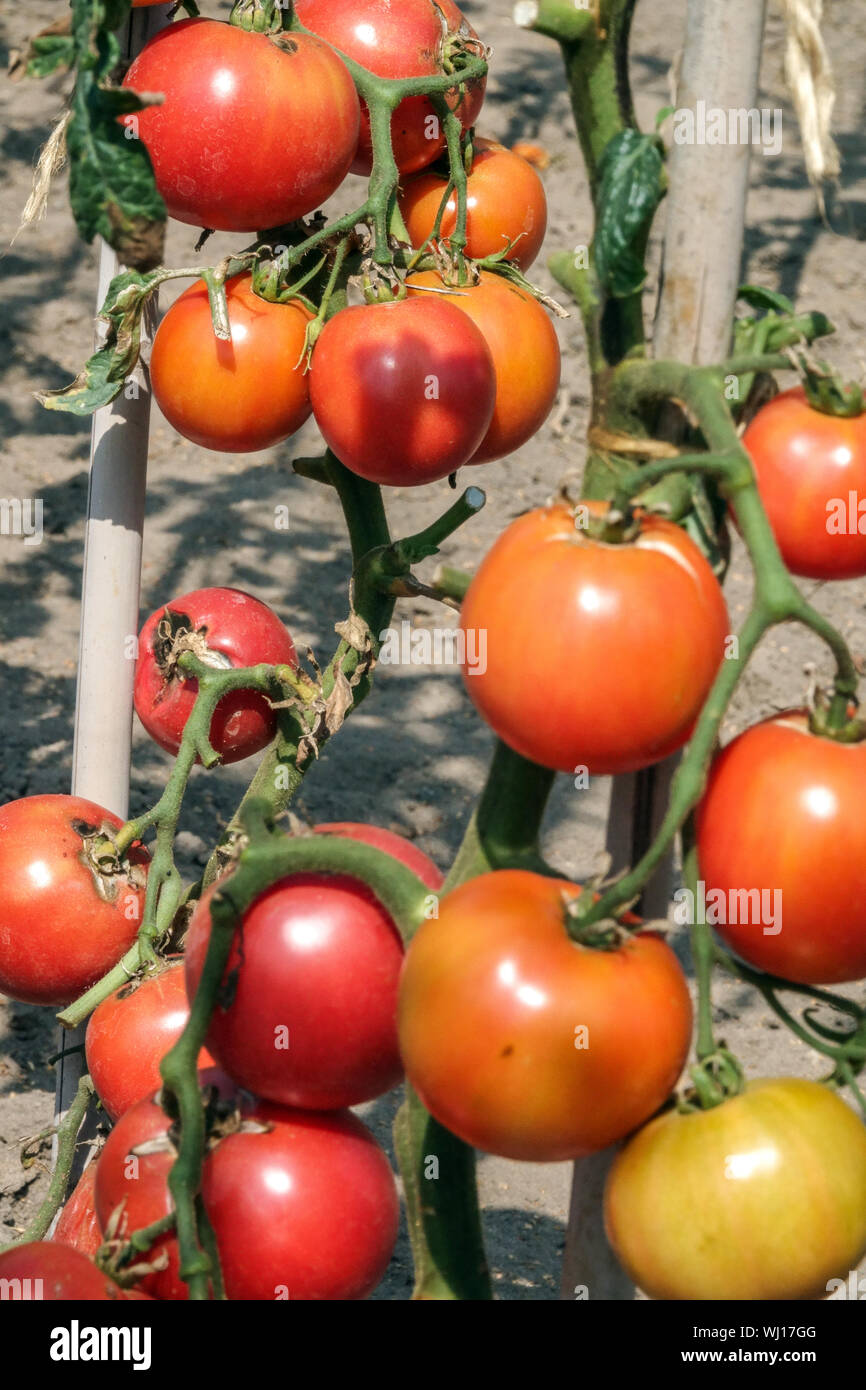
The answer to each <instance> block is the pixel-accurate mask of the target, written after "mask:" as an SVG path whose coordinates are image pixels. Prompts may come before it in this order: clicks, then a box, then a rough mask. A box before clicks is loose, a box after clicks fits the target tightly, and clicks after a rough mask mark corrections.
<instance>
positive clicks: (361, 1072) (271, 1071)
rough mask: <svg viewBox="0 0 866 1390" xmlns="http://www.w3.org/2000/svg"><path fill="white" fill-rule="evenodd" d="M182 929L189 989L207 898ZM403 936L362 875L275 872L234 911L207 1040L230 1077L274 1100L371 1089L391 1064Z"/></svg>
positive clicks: (305, 1101) (335, 1100)
mask: <svg viewBox="0 0 866 1390" xmlns="http://www.w3.org/2000/svg"><path fill="white" fill-rule="evenodd" d="M219 886H220V885H219V884H217V885H215V886H214V888H212V889H211V890H210V891H209V892H208V893H206V894H205V896H204V898H203V899H202V901H201V903H200V904H199V906H198V907H197V908H196V911H195V914H194V916H193V919H192V922H191V923H190V928H189V934H188V936H187V940H186V953H185V960H186V979H187V990H188V993H189V996H190V999H191V1000H192V999H193V998H194V997H195V993H196V990H197V988H198V984H199V980H200V978H201V971H202V967H203V965H204V957H205V952H206V950H207V946H208V942H209V940H210V933H211V916H210V903H211V899H212V897H213V894H214V892H218V891H219ZM402 960H403V947H402V944H401V942H400V937H399V934H398V932H397V929H396V927H395V926H394V923H393V922H392V921H391V919H390V918H389V917H388V914H387V913H386V912H385V911H384V910H383V909H382V907H381V905H380V904H379V903H378V901H377V900H376V898H375V897H374V896H373V895H372V894H371V892H370V890H369V889H368V888H367V887H366V885H364V884H361V883H358V882H355V881H353V880H352V879H348V878H340V877H337V876H328V877H326V876H324V875H313V874H302V875H301V874H299V875H297V876H296V877H293V878H290V879H286V880H284V881H283V882H280V883H276V884H275V885H274V886H273V887H272V888H270V889H269V890H268V891H267V892H266V893H264V894H263V895H262V896H261V897H260V898H259V899H257V901H256V902H255V903H254V904H253V906H252V908H251V909H250V911H248V912H247V913H246V914H245V916H244V921H243V934H242V940H241V939H239V940H238V942H237V944H236V946H235V948H234V950H233V952H232V955H231V958H230V960H229V963H228V967H227V971H226V978H225V983H224V990H225V995H226V1000H225V1002H224V1003H221V1004H220V1005H218V1007H217V1009H216V1011H215V1013H214V1014H213V1016H212V1018H211V1023H210V1028H209V1030H208V1035H207V1041H208V1047H209V1048H210V1050H211V1052H212V1053H213V1055H214V1057H215V1058H216V1059H217V1061H218V1062H219V1064H220V1065H221V1066H222V1067H224V1068H225V1069H226V1071H228V1072H229V1073H230V1075H231V1076H233V1077H234V1078H235V1080H236V1081H238V1083H239V1084H240V1085H242V1086H244V1087H246V1088H247V1089H248V1090H250V1091H253V1092H254V1093H255V1094H256V1095H261V1096H264V1097H265V1098H266V1099H268V1100H275V1101H280V1102H281V1103H282V1104H284V1105H299V1106H305V1107H307V1108H309V1109H314V1110H331V1109H339V1108H342V1107H343V1106H346V1105H357V1104H359V1103H360V1102H361V1101H364V1100H372V1099H373V1097H374V1096H379V1095H382V1093H383V1092H384V1091H388V1090H390V1089H391V1087H392V1086H396V1085H397V1082H398V1081H399V1080H400V1078H401V1075H402V1067H401V1065H400V1057H399V1053H398V1050H397V1031H396V1007H397V979H398V976H399V974H400V966H401V964H402Z"/></svg>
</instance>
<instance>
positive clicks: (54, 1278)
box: [0, 1240, 141, 1303]
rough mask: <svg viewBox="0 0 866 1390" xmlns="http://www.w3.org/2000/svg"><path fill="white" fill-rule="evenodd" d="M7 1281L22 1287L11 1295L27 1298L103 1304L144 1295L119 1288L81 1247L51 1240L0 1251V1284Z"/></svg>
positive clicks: (12, 1285)
mask: <svg viewBox="0 0 866 1390" xmlns="http://www.w3.org/2000/svg"><path fill="white" fill-rule="evenodd" d="M7 1280H9V1281H10V1284H11V1287H12V1288H15V1289H17V1290H19V1292H17V1293H12V1294H11V1295H10V1297H12V1298H16V1297H20V1298H21V1299H23V1300H26V1301H30V1300H33V1301H34V1302H45V1303H67V1302H71V1301H74V1302H80V1303H103V1302H109V1301H110V1300H112V1299H119V1300H122V1301H126V1300H127V1299H136V1298H140V1297H141V1294H137V1293H132V1292H129V1293H127V1292H126V1291H125V1290H124V1289H121V1288H119V1287H118V1286H117V1284H115V1283H114V1281H113V1280H111V1279H109V1278H108V1276H107V1275H106V1274H103V1273H102V1271H101V1270H99V1269H97V1267H96V1265H95V1264H94V1263H93V1261H92V1260H88V1258H87V1256H86V1255H82V1253H81V1251H80V1250H74V1249H73V1248H72V1246H71V1245H58V1244H56V1243H55V1242H54V1241H51V1240H32V1241H29V1242H28V1243H27V1244H26V1245H13V1246H10V1247H9V1249H7V1250H2V1251H0V1287H3V1288H5V1287H6V1281H7ZM0 1296H2V1295H0Z"/></svg>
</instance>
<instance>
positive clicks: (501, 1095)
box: [397, 869, 692, 1163]
mask: <svg viewBox="0 0 866 1390" xmlns="http://www.w3.org/2000/svg"><path fill="white" fill-rule="evenodd" d="M579 893H580V889H579V888H578V886H577V885H576V884H573V883H567V882H564V881H560V880H557V879H554V878H547V877H544V876H542V875H541V874H534V873H528V872H527V871H525V870H522V869H521V870H515V869H503V870H497V871H495V872H493V873H487V874H482V875H481V876H480V877H479V878H475V879H472V880H470V882H468V883H464V884H462V885H461V886H460V887H459V888H455V889H453V891H452V892H450V893H448V894H447V895H446V896H445V897H443V898H442V900H441V902H440V905H439V916H438V918H431V919H430V920H429V921H426V922H424V923H423V925H422V926H421V927H420V929H419V930H418V932H417V933H416V935H415V937H414V938H413V940H412V942H411V944H410V946H409V949H408V951H407V952H406V958H405V960H404V963H403V970H402V974H401V978H400V993H399V1000H398V1008H397V1026H398V1032H399V1039H400V1050H401V1053H402V1056H403V1062H404V1065H405V1067H406V1074H407V1076H408V1077H409V1080H410V1081H411V1082H412V1084H413V1086H414V1087H415V1088H416V1090H417V1091H418V1094H419V1095H420V1097H421V1099H422V1100H423V1102H424V1104H425V1105H426V1106H427V1109H428V1110H429V1111H430V1112H431V1114H432V1115H434V1116H435V1117H436V1119H437V1120H439V1122H440V1123H441V1124H443V1125H445V1126H446V1127H447V1128H448V1129H450V1130H452V1131H453V1133H455V1134H457V1135H459V1136H460V1138H461V1139H463V1140H465V1141H466V1143H468V1144H474V1145H475V1146H476V1147H477V1148H479V1149H484V1150H486V1151H487V1152H488V1153H494V1154H501V1155H502V1156H503V1157H505V1158H516V1159H529V1160H534V1161H536V1162H542V1163H550V1162H554V1161H557V1160H559V1159H567V1158H576V1157H578V1156H579V1155H581V1154H587V1153H592V1152H594V1151H595V1150H597V1149H603V1148H605V1147H606V1145H608V1144H612V1143H613V1142H614V1141H615V1140H617V1139H621V1138H622V1137H623V1135H625V1134H627V1133H628V1132H629V1131H630V1130H632V1129H634V1128H635V1126H636V1125H639V1124H641V1123H642V1121H643V1120H645V1119H648V1118H649V1116H650V1115H652V1114H653V1112H654V1111H655V1110H657V1109H658V1107H659V1106H660V1105H661V1104H662V1102H663V1101H664V1099H665V1097H666V1096H667V1095H668V1094H669V1092H670V1090H671V1088H672V1087H673V1086H674V1084H675V1082H676V1080H677V1077H678V1076H679V1074H680V1071H681V1069H682V1066H683V1063H684V1061H685V1059H686V1055H687V1052H688V1048H689V1040H690V1037H691V1026H692V1008H691V1002H690V999H689V991H688V987H687V985H686V980H685V976H684V975H683V972H682V970H681V968H680V966H679V964H678V962H677V959H676V956H675V955H674V953H673V951H672V950H671V949H670V947H669V946H667V945H666V944H665V942H664V941H662V939H661V937H659V936H656V935H655V934H654V933H652V932H641V933H639V934H638V935H636V936H632V937H630V938H629V939H627V940H626V941H625V943H624V944H623V945H621V946H619V947H617V948H616V949H612V950H601V949H595V948H591V947H588V946H583V945H580V944H578V943H577V942H575V941H574V940H572V938H571V937H570V936H569V935H568V932H567V929H566V917H565V906H566V903H567V901H568V900H569V899H570V898H574V897H576V896H577V895H578V894H579Z"/></svg>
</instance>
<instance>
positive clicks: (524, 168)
mask: <svg viewBox="0 0 866 1390" xmlns="http://www.w3.org/2000/svg"><path fill="white" fill-rule="evenodd" d="M474 151H475V153H474V156H473V160H472V170H471V172H470V174H469V178H468V181H467V184H468V186H467V189H466V236H467V241H466V254H467V255H468V256H472V257H474V259H475V260H479V261H480V260H483V258H484V257H485V256H493V255H496V254H497V253H498V252H500V251H504V250H505V248H506V246H507V245H509V244H510V243H512V242H513V243H514V247H513V250H512V252H511V254H510V255H509V257H508V259H509V260H510V261H513V262H514V263H515V265H519V266H520V268H521V269H522V270H528V268H529V267H530V266H531V265H532V262H533V261H534V260H535V258H536V256H537V255H538V253H539V251H540V250H541V243H542V242H543V240H544V233H545V230H546V228H547V199H546V198H545V196H544V185H543V184H542V182H541V179H540V178H539V177H538V175H537V174H536V172H535V170H534V169H533V168H532V165H531V164H527V162H526V160H525V159H521V158H520V155H517V154H513V153H512V152H511V150H507V149H506V148H505V146H504V145H498V144H497V143H496V141H495V140H476V141H475V143H474ZM447 182H448V180H447V177H446V176H445V175H442V174H438V173H434V172H433V171H432V170H429V169H428V170H425V171H424V172H423V173H421V174H416V176H415V177H414V178H411V179H407V180H406V183H405V184H404V185H403V190H402V192H401V194H400V211H401V212H402V214H403V219H404V221H405V223H406V229H407V231H408V233H409V236H410V237H411V239H412V245H413V246H422V245H423V244H424V242H425V241H426V240H427V238H428V237H429V235H430V233H431V231H432V230H433V226H434V224H435V221H436V215H437V213H438V212H439V208H440V205H441V203H442V198H443V196H444V194H445V188H446V185H447ZM456 221H457V194H456V193H455V192H454V191H453V190H452V193H451V196H450V198H449V199H448V204H447V207H446V209H445V212H444V214H443V217H442V222H441V225H440V231H441V233H442V235H443V237H447V236H449V235H450V234H451V232H453V231H454V227H455V224H456Z"/></svg>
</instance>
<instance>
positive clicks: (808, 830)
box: [695, 710, 866, 985]
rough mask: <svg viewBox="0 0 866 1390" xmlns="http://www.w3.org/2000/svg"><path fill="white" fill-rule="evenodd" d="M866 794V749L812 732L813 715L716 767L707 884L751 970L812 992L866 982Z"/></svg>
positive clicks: (784, 720) (740, 748) (782, 721)
mask: <svg viewBox="0 0 866 1390" xmlns="http://www.w3.org/2000/svg"><path fill="white" fill-rule="evenodd" d="M864 785H866V742H859V743H843V742H839V741H837V740H835V739H831V738H825V737H821V736H819V735H818V734H815V733H812V732H810V729H809V716H808V714H807V712H806V711H805V710H787V711H784V712H783V713H780V714H778V715H773V716H771V717H770V718H769V719H765V720H762V721H761V722H760V723H758V724H753V725H752V726H751V727H749V728H747V729H745V730H744V731H743V732H742V733H740V734H739V735H737V737H736V738H734V739H732V740H731V742H730V743H728V744H727V745H726V747H725V748H723V749H722V751H721V752H720V753H718V754H717V755H716V757H715V759H714V760H713V763H712V765H711V767H710V771H709V776H708V779H707V785H706V789H705V791H704V795H703V797H702V799H701V801H700V802H699V804H698V807H697V810H696V818H695V825H696V833H697V850H698V864H699V870H700V877H701V879H702V881H703V882H704V884H705V892H706V894H707V901H708V904H709V910H708V914H707V917H708V921H709V922H710V925H711V926H712V927H713V930H714V931H716V932H717V933H718V935H719V936H720V937H721V938H722V940H723V941H724V942H725V943H726V945H728V946H729V947H730V948H731V950H733V951H734V952H735V953H736V955H738V956H739V957H740V958H741V959H742V960H744V961H746V962H747V963H748V964H749V965H752V966H754V967H755V968H756V969H758V970H764V971H766V972H768V973H769V974H771V975H780V976H782V977H783V978H784V979H786V980H794V981H796V982H798V983H800V984H809V985H818V984H841V983H844V982H847V981H854V980H861V979H863V978H864V976H866V824H864V819H863V816H862V814H861V807H862V800H863V787H864ZM719 904H720V906H719Z"/></svg>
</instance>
